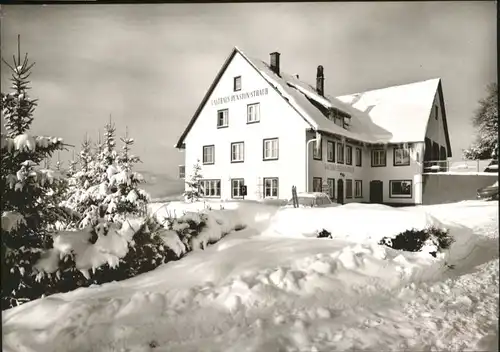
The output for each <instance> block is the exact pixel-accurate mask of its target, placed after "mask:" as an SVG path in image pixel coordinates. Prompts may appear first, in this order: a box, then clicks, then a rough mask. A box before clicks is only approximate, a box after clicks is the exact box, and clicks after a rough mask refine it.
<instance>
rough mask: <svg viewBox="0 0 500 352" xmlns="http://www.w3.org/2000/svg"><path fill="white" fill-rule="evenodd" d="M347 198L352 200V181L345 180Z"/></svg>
mask: <svg viewBox="0 0 500 352" xmlns="http://www.w3.org/2000/svg"><path fill="white" fill-rule="evenodd" d="M345 197H346V198H352V180H345Z"/></svg>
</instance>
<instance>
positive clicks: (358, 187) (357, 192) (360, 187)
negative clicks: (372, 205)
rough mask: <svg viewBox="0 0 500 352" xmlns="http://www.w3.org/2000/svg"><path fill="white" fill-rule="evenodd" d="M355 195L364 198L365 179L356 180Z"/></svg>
mask: <svg viewBox="0 0 500 352" xmlns="http://www.w3.org/2000/svg"><path fill="white" fill-rule="evenodd" d="M354 197H356V198H363V181H361V180H356V181H354Z"/></svg>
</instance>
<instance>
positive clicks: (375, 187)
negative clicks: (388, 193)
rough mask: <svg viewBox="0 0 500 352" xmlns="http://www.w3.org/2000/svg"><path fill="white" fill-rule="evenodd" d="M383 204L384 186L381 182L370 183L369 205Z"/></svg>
mask: <svg viewBox="0 0 500 352" xmlns="http://www.w3.org/2000/svg"><path fill="white" fill-rule="evenodd" d="M383 202H384V184H383V183H382V181H378V180H376V181H371V182H370V203H383Z"/></svg>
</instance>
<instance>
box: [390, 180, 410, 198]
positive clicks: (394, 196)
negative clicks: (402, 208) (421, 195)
mask: <svg viewBox="0 0 500 352" xmlns="http://www.w3.org/2000/svg"><path fill="white" fill-rule="evenodd" d="M396 183H406V184H407V187H408V192H409V193H397V194H394V193H393V189H392V188H393V185H394V184H396ZM400 188H402V186H401V187H400ZM412 197H413V181H412V180H390V181H389V198H412Z"/></svg>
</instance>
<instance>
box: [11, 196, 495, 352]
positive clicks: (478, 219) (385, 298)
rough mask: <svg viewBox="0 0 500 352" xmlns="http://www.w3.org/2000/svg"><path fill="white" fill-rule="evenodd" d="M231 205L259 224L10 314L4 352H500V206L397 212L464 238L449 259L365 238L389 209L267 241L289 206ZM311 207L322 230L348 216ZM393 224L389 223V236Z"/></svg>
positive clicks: (411, 220) (245, 218)
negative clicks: (353, 224)
mask: <svg viewBox="0 0 500 352" xmlns="http://www.w3.org/2000/svg"><path fill="white" fill-rule="evenodd" d="M190 206H191V205H190ZM172 207H175V204H174V205H172ZM230 207H231V209H229V210H228V211H230V212H233V214H234V215H235V216H238V217H239V218H240V220H242V221H244V222H249V223H250V225H248V227H247V228H246V229H245V230H242V231H240V232H238V233H235V234H230V235H228V236H226V237H225V238H224V239H222V240H221V241H220V242H219V243H217V244H216V245H213V246H211V247H209V248H208V249H206V250H205V251H199V252H193V253H190V254H188V255H187V256H186V257H185V258H183V259H182V260H180V261H177V262H172V263H168V264H166V265H164V266H162V267H160V268H158V269H156V270H154V271H152V272H149V273H146V274H143V275H140V276H138V277H136V278H132V279H129V280H126V281H123V282H120V283H110V284H105V285H102V286H100V287H92V288H82V289H78V290H76V291H73V292H69V293H66V294H59V295H53V296H50V297H47V298H44V299H40V300H36V301H34V302H31V303H27V304H24V305H22V306H20V307H17V308H13V309H10V310H8V311H5V312H3V350H4V351H40V352H43V351H68V352H69V351H234V352H240V351H278V350H279V351H344V350H353V349H354V350H372V351H373V350H380V351H382V350H384V351H401V350H412V351H423V350H426V351H443V350H453V351H458V350H471V351H472V350H475V351H477V350H485V351H486V350H488V351H493V350H498V349H497V347H496V341H497V337H498V323H497V322H498V294H499V292H498V269H499V266H498V202H462V203H455V204H447V205H440V206H425V207H416V208H407V209H405V210H401V211H402V212H408V213H409V214H410V215H408V214H404V215H403V213H398V214H400V216H401V218H402V219H405V220H404V221H407V222H408V223H406V226H407V227H410V228H411V227H418V226H422V225H424V224H426V223H427V221H430V222H433V223H436V222H439V223H442V224H444V225H445V226H446V227H448V228H450V232H451V233H452V234H453V235H455V236H457V242H456V243H455V244H454V245H453V246H452V248H451V249H450V251H449V253H448V254H447V257H446V258H445V259H435V258H433V257H431V256H429V255H427V254H425V255H424V253H407V252H400V251H394V250H392V249H390V248H387V247H383V246H378V245H376V244H374V243H373V241H372V240H373V239H374V237H373V238H372V239H371V240H368V241H364V242H365V243H360V242H361V241H363V240H362V238H365V239H368V237H367V236H368V234H375V235H376V236H379V235H381V234H382V232H383V231H382V230H381V229H380V226H381V223H380V221H377V222H375V221H376V219H375V218H376V217H375V215H374V214H372V215H371V216H370V215H367V214H370V213H371V212H372V211H373V212H378V213H377V214H379V215H380V214H381V213H383V212H390V211H392V210H390V209H383V207H382V206H380V207H379V209H371V210H370V209H368V208H369V207H373V206H367V207H365V209H364V210H363V211H361V210H360V209H358V212H363V214H364V215H365V217H364V218H363V220H361V219H359V220H358V226H357V227H358V229H362V226H361V225H359V224H362V225H363V226H365V227H367V226H370V228H372V229H373V231H365V232H364V233H361V234H359V235H356V233H347V232H341V231H337V232H336V234H337V238H334V239H333V240H330V239H316V238H307V237H304V236H303V235H302V236H297V233H293V234H291V235H292V236H290V235H288V236H287V235H286V234H276V233H274V234H273V235H272V236H259V235H258V234H259V232H260V231H263V230H265V229H266V227H267V225H268V224H270V225H271V226H270V228H272V229H276V228H284V227H285V226H284V225H283V224H281V225H280V224H279V222H278V221H277V219H279V218H280V216H281V217H282V216H283V213H282V211H281V210H280V211H278V212H277V208H276V207H269V206H262V205H257V204H251V205H249V204H245V205H242V204H237V203H235V205H231V206H230ZM349 207H351V208H356V207H361V206H360V205H348V206H345V209H343V210H342V211H343V212H344V213H342V214H343V215H345V214H348V213H349V212H348V208H349ZM342 208H344V207H338V208H336V209H342ZM226 209H228V206H226ZM398 211H400V210H398ZM423 212H428V213H430V214H431V216H429V215H426V214H422V213H423ZM299 213H300V212H297V214H295V215H296V216H297V217H301V216H303V215H302V214H299ZM314 214H315V212H312V213H311V216H315V217H316V218H315V219H314V221H320V222H321V224H320V225H321V226H323V225H324V226H331V224H330V222H333V223H334V222H335V221H339V219H338V218H331V219H330V220H329V221H325V220H324V219H322V218H321V217H320V216H319V215H317V214H316V215H314ZM346 216H347V215H346ZM381 216H382V215H381ZM289 219H290V218H289V217H285V220H286V221H290V220H289ZM370 221H373V222H374V223H373V224H372V225H370ZM395 226H396V225H391V226H388V225H386V230H387V234H388V235H389V234H390V233H391V231H395ZM305 230H306V231H305V232H304V233H307V232H308V231H309V228H308V227H306V228H305ZM349 230H350V229H349ZM270 231H271V230H268V231H267V234H270ZM300 231H302V230H300ZM265 232H266V231H265ZM304 233H302V234H304ZM342 233H343V234H344V236H343V238H342V236H341V234H342ZM346 233H347V235H349V236H347V235H345V234H346ZM280 235H281V236H280ZM339 238H340V239H339ZM351 240H354V241H355V242H353V241H351ZM356 242H358V243H356ZM444 260H447V261H448V264H451V265H455V267H454V268H453V269H452V268H450V267H449V266H446V265H445V263H444Z"/></svg>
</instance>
